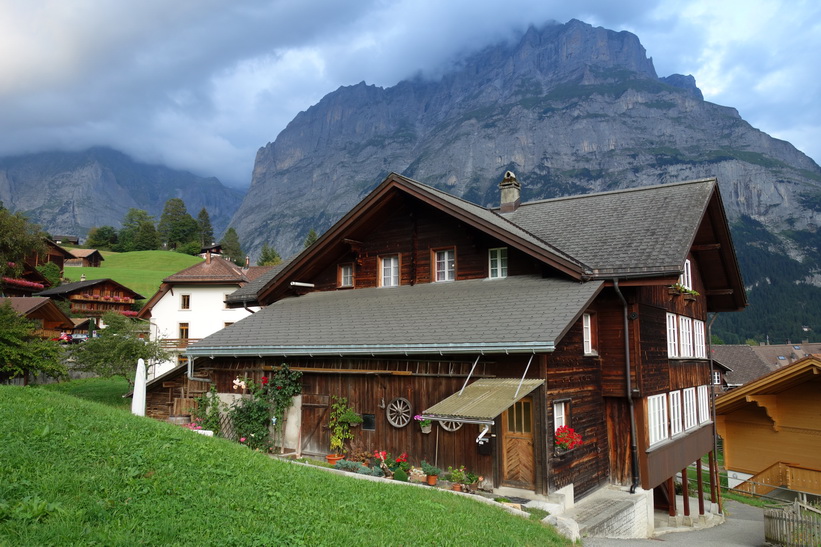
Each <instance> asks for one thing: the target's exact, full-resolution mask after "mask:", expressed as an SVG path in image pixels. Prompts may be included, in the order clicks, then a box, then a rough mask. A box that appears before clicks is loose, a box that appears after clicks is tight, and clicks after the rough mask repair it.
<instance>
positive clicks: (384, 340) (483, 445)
mask: <svg viewBox="0 0 821 547" xmlns="http://www.w3.org/2000/svg"><path fill="white" fill-rule="evenodd" d="M500 189H501V198H502V199H501V207H500V208H496V209H487V208H485V207H481V206H478V205H475V204H472V203H469V202H466V201H464V200H461V199H459V198H456V197H454V196H452V195H449V194H447V193H445V192H442V191H440V190H437V189H434V188H432V187H430V186H427V185H424V184H421V183H419V182H416V181H413V180H411V179H408V178H406V177H403V176H401V175H397V174H391V175H389V176H388V177H387V178H386V179H385V180H384V181H383V182H382V183H381V184H380V185H379V186H378V187H377V188H376V189H375V190H374V191H373V192H371V193H370V194H369V195H368V196H367V197H366V198H365V199H364V200H363V201H362V202H360V203H359V204H358V205H357V206H356V207H354V208H353V209H352V210H351V211H350V212H349V213H348V214H346V215H345V216H344V217H343V218H342V219H341V220H340V221H339V222H337V223H336V224H335V225H334V226H333V227H332V228H331V229H329V230H328V231H327V232H326V233H325V234H323V235H322V236H321V237H320V238H319V239H318V240H317V242H316V243H315V244H314V245H312V246H311V247H310V248H308V249H306V250H305V251H303V252H302V253H301V254H300V255H298V256H297V257H295V258H294V259H293V260H291V261H290V262H289V263H288V264H287V265H285V267H283V268H278V269H277V270H275V271H273V272H272V273H271V274H270V275H267V276H263V277H261V278H259V279H257V280H255V281H254V282H252V283H249V284H248V285H246V286H245V287H243V288H241V289H239V290H238V291H236V292H235V293H233V294H232V295H230V296H229V297H228V303H229V305H232V306H237V307H244V306H250V305H261V306H264V309H262V310H261V311H259V312H257V313H255V314H254V315H251V316H249V317H248V318H246V319H243V320H242V321H240V322H238V323H236V324H234V325H232V326H230V327H228V328H226V329H223V330H221V331H219V332H217V333H215V334H213V335H211V336H208V337H206V338H204V339H203V340H201V341H200V342H198V343H196V344H193V345H191V346H189V347H188V348H187V351H186V353H187V355H188V357H189V359H190V361H189V365H188V367H189V368H188V370H187V371H186V370H183V369H177V370H175V371H172V373H169V374H168V375H166V376H164V377H163V378H160V379H158V381H156V382H154V383H152V384H150V385H149V393H148V404H147V406H148V408H149V409H152V408H153V409H154V410H149V415H152V412H153V415H154V417H156V418H160V419H165V418H167V414H165V413H164V412H168V410H165V411H163V410H162V409H169V408H170V405H171V402H172V401H174V400H175V399H176V398H180V397H186V396H188V395H187V394H188V393H196V392H202V391H203V390H205V389H207V385H208V383H207V382H211V383H213V384H214V385H216V387H217V389H218V390H219V391H220V392H226V393H230V392H231V391H232V380H233V379H234V378H236V377H237V376H247V377H251V378H255V379H257V380H259V379H260V377H261V376H263V375H265V374H267V373H268V372H269V371H271V370H272V369H274V368H275V367H277V366H278V365H280V364H281V363H288V364H289V365H290V366H291V367H293V368H295V369H299V370H301V371H303V374H304V375H303V394H302V396H301V397H300V398H299V401H298V404H297V406H296V412H295V415H296V418H292V420H294V419H295V420H296V421H297V422H298V423H297V424H295V425H294V424H291V425H292V426H294V427H295V429H296V430H297V431H298V435H296V436H294V437H293V438H292V439H291V446H290V448H293V449H294V450H296V451H297V452H300V453H311V454H323V453H327V451H328V440H329V432H328V430H327V427H326V424H327V419H328V412H329V403H330V402H331V397H332V396H335V395H338V396H345V397H347V398H348V399H349V400H350V402H351V403H352V405H353V406H354V408H355V409H356V410H357V412H359V413H360V414H362V415H363V417H364V420H365V421H364V423H363V424H362V426H361V427H359V428H358V430H357V431H356V439H355V441H354V443H353V447H352V448H353V450H367V451H373V450H388V451H392V452H394V453H401V452H407V453H408V454H410V455H411V457H412V458H413V459H414V461H415V463H417V464H418V463H419V460H422V459H425V460H427V461H430V462H436V463H437V464H438V465H439V466H440V467H447V466H449V465H453V466H458V465H465V466H466V467H467V468H468V469H470V470H471V471H474V472H476V473H478V474H480V475H483V476H484V477H485V478H486V479H487V480H488V481H489V483H490V486H493V487H501V486H507V487H514V488H519V489H525V490H529V491H532V492H535V493H537V494H548V493H551V492H555V491H557V490H559V489H563V488H565V487H568V486H569V485H572V488H573V489H574V491H575V496H576V497H577V498H578V497H582V496H584V495H586V494H589V493H590V492H592V491H593V490H595V489H596V488H598V487H600V486H602V485H607V484H616V485H625V487H630V489H631V490H635V489H636V488H642V489H645V490H646V491H648V492H649V491H651V490H653V489H657V490H658V492H659V496H660V497H659V499H660V502H661V503H662V504H664V503H665V499H667V498H666V496H667V494H666V492H671V491H672V481H673V476H674V475H675V474H676V473H679V472H680V471H681V470H682V469H684V468H685V467H687V466H688V465H689V464H691V463H693V462H696V461H699V460H700V458H701V457H703V456H705V455H708V454H710V455H711V457H712V455H713V443H714V435H713V422H712V418H711V415H710V412H709V400H710V398H709V397H707V392H708V389H709V384H710V380H711V367H710V360H709V359H708V355H709V353H708V349H707V344H708V341H709V333H708V332H707V330H706V319H707V313H708V312H724V311H735V310H739V309H741V308H743V307H744V306H745V305H746V297H745V293H744V286H743V283H742V280H741V276H740V273H739V269H738V265H737V262H736V258H735V254H734V249H733V245H732V241H731V238H730V232H729V229H728V226H727V221H726V218H725V213H724V208H723V205H722V202H721V196H720V194H719V188H718V184H717V182H716V181H715V180H714V179H709V180H698V181H692V182H684V183H678V184H667V185H663V186H655V187H645V188H636V189H629V190H620V191H615V192H607V193H601V194H592V195H586V196H576V197H567V198H559V199H552V200H544V201H537V202H532V203H521V199H520V184H519V182H518V181H517V180H516V178H515V175H513V174H512V173H510V172H508V173H506V175H505V178H504V180H503V182H502V183H501V184H500ZM677 283H681V285H680V286H678V287H677V288H675V289H673V288H671V287H673V286H675V285H676V284H677ZM705 404H706V405H707V406H706V407H705V406H704V405H705ZM416 414H422V415H423V416H426V417H427V418H429V419H431V420H433V421H434V423H435V426H434V428H433V431H432V432H431V433H430V434H424V433H423V432H422V431H421V429H420V427H419V426H418V425H417V424H416V422H415V421H414V420H413V416H414V415H416ZM562 425H567V426H569V427H572V428H573V429H574V430H575V431H576V432H578V433H579V434H581V436H582V439H583V444H582V445H581V446H578V447H576V448H574V449H572V450H570V451H567V452H563V451H561V450H559V449H558V448H557V447H556V446H555V445H554V431H555V429H556V428H557V427H559V426H562ZM713 461H714V460H713ZM657 487H658V488H657ZM700 494H701V493H700ZM648 495H649V494H648ZM667 506H668V507H672V509H671V511H673V512H674V511H675V507H674V505H671V504H667Z"/></svg>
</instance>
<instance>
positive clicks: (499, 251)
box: [488, 247, 507, 279]
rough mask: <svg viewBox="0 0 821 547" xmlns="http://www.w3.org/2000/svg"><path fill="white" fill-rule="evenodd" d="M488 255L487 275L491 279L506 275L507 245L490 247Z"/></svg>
mask: <svg viewBox="0 0 821 547" xmlns="http://www.w3.org/2000/svg"><path fill="white" fill-rule="evenodd" d="M488 256H489V259H490V264H489V265H488V277H490V278H491V279H499V278H502V277H507V247H499V248H496V249H490V250H488Z"/></svg>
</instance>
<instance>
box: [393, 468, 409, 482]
mask: <svg viewBox="0 0 821 547" xmlns="http://www.w3.org/2000/svg"><path fill="white" fill-rule="evenodd" d="M393 480H395V481H399V482H408V474H407V473H405V472H404V471H403V470H401V469H397V470H396V471H395V472H394V474H393Z"/></svg>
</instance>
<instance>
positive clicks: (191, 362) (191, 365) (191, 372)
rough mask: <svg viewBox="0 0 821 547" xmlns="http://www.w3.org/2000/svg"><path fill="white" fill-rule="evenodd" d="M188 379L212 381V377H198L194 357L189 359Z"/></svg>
mask: <svg viewBox="0 0 821 547" xmlns="http://www.w3.org/2000/svg"><path fill="white" fill-rule="evenodd" d="M188 379H189V380H193V381H195V382H208V383H209V384H210V383H211V379H210V378H197V377H195V376H194V360H193V359H189V360H188Z"/></svg>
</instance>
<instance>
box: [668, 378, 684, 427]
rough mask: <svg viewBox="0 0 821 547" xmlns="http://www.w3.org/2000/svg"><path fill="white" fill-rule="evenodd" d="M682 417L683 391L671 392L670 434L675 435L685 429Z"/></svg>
mask: <svg viewBox="0 0 821 547" xmlns="http://www.w3.org/2000/svg"><path fill="white" fill-rule="evenodd" d="M683 429H684V427H683V421H682V419H681V391H678V390H676V391H671V392H670V436H671V437H675V436H676V435H678V434H679V433H681V432H682V431H683Z"/></svg>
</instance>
